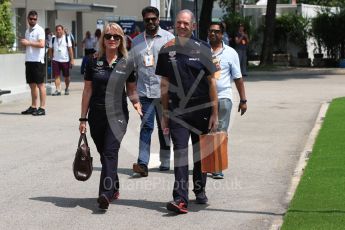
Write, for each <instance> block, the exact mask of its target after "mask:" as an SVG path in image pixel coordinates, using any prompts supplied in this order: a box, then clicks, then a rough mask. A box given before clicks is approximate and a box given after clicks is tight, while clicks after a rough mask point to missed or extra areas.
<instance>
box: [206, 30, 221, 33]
mask: <svg viewBox="0 0 345 230" xmlns="http://www.w3.org/2000/svg"><path fill="white" fill-rule="evenodd" d="M208 32H209V33H210V34H212V33H215V34H219V33H221V32H222V31H221V30H208Z"/></svg>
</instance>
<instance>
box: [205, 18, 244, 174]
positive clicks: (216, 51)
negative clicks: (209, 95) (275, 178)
mask: <svg viewBox="0 0 345 230" xmlns="http://www.w3.org/2000/svg"><path fill="white" fill-rule="evenodd" d="M223 33H224V26H223V24H222V23H220V22H212V23H211V25H210V27H209V30H208V40H209V43H210V45H211V49H212V55H213V62H214V63H215V65H216V68H217V72H216V73H215V77H216V79H217V81H216V82H217V94H218V122H219V124H218V129H217V131H222V132H228V128H229V123H230V114H231V109H232V105H233V98H232V91H233V90H232V83H233V82H235V85H236V88H237V91H238V94H239V97H240V103H239V105H238V111H239V112H241V115H243V114H244V113H245V112H246V111H247V99H246V93H245V88H244V83H243V78H242V75H241V68H240V62H239V58H238V54H237V52H236V51H235V50H234V49H233V48H231V47H229V46H228V45H226V44H225V43H224V40H222V39H223ZM212 177H213V179H223V178H224V175H223V173H222V172H217V173H213V174H212Z"/></svg>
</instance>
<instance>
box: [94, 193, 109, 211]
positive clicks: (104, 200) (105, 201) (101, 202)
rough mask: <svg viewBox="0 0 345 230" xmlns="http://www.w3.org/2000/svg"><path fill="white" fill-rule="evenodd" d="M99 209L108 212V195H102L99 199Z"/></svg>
mask: <svg viewBox="0 0 345 230" xmlns="http://www.w3.org/2000/svg"><path fill="white" fill-rule="evenodd" d="M97 203H98V207H99V208H100V209H102V210H107V209H108V207H109V203H110V202H109V199H108V198H107V197H106V195H104V194H102V195H100V196H99V197H98V199H97Z"/></svg>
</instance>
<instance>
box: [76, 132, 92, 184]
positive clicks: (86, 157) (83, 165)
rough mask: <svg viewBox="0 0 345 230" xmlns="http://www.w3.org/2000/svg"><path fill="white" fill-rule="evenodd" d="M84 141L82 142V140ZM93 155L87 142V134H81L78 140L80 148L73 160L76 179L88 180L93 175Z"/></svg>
mask: <svg viewBox="0 0 345 230" xmlns="http://www.w3.org/2000/svg"><path fill="white" fill-rule="evenodd" d="M82 141H83V142H84V143H83V144H81V142H82ZM92 169H93V165H92V157H91V153H90V148H89V145H88V143H87V139H86V135H85V134H84V133H82V134H80V138H79V141H78V149H77V152H76V154H75V157H74V161H73V174H74V177H75V179H77V180H80V181H86V180H88V179H89V178H90V177H91V174H92Z"/></svg>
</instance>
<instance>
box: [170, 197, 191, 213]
mask: <svg viewBox="0 0 345 230" xmlns="http://www.w3.org/2000/svg"><path fill="white" fill-rule="evenodd" d="M167 209H168V210H169V211H172V212H175V213H177V214H186V213H188V209H187V204H186V203H185V202H183V201H180V200H178V201H171V202H168V203H167Z"/></svg>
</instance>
